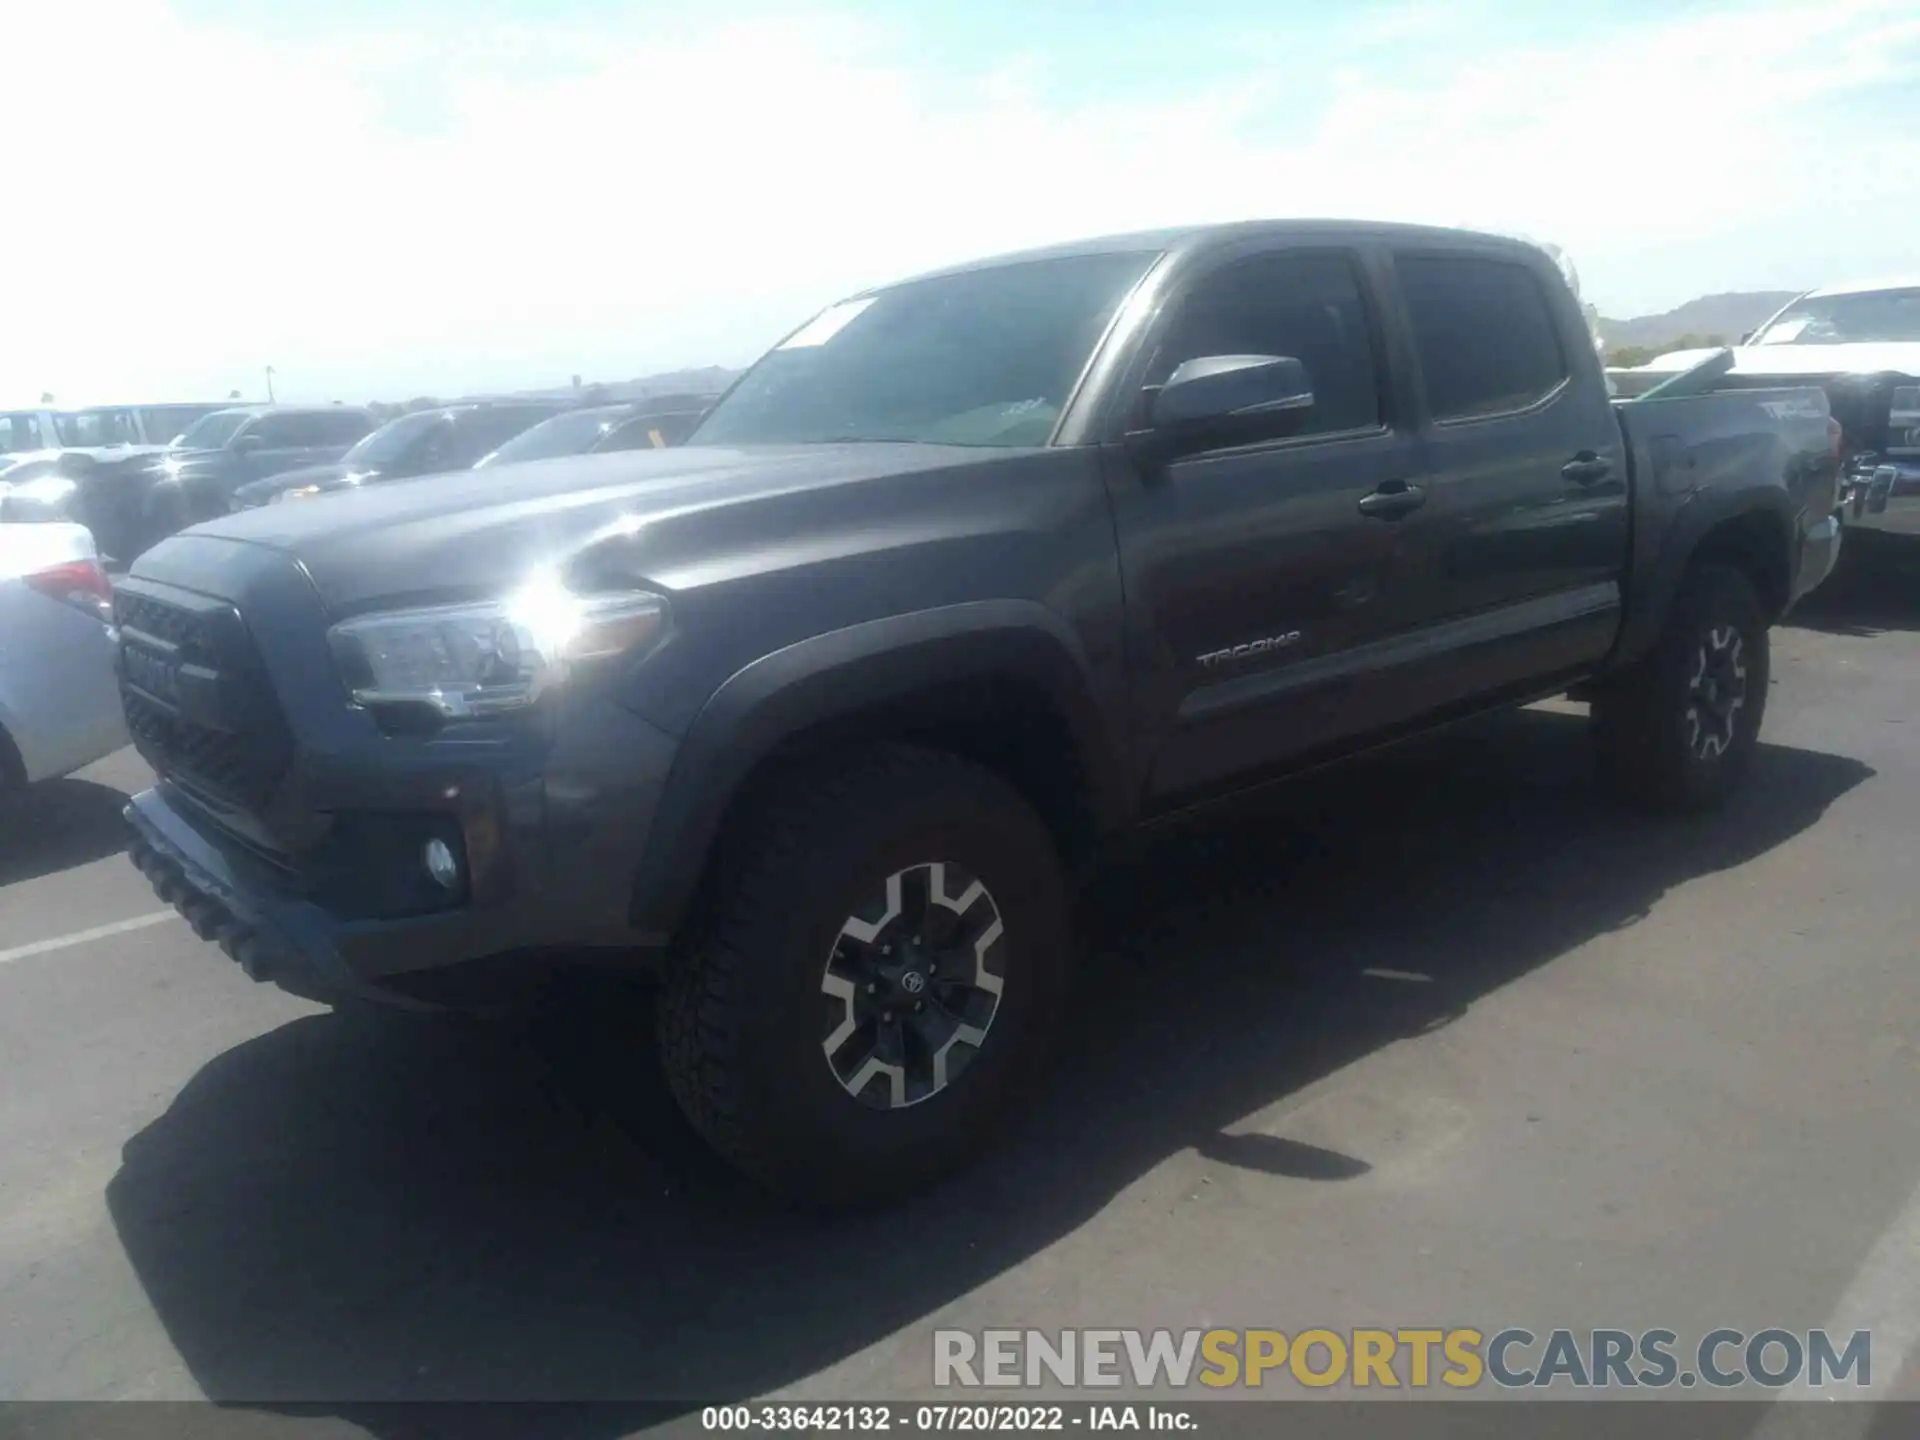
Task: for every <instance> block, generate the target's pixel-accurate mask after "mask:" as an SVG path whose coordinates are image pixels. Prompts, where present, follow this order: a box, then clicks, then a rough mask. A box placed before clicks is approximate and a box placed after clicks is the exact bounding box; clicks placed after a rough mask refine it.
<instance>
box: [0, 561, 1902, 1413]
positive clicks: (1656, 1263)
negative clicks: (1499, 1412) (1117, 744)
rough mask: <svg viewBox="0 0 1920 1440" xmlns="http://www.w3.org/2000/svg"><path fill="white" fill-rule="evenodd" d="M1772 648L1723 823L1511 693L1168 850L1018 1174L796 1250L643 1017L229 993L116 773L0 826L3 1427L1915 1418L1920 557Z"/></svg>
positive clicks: (810, 1224)
mask: <svg viewBox="0 0 1920 1440" xmlns="http://www.w3.org/2000/svg"><path fill="white" fill-rule="evenodd" d="M1774 653H1775V667H1774V676H1775V685H1774V688H1773V691H1772V700H1771V708H1770V711H1769V715H1768V720H1767V725H1766V730H1765V732H1764V737H1763V738H1764V740H1765V744H1764V747H1763V750H1762V754H1761V757H1760V761H1759V765H1758V772H1757V774H1756V776H1755V777H1754V783H1753V785H1752V786H1751V788H1750V790H1749V791H1748V792H1747V793H1746V794H1745V795H1744V796H1743V797H1742V799H1741V800H1740V801H1739V802H1738V803H1737V804H1736V806H1735V807H1734V808H1733V809H1732V810H1731V811H1729V812H1728V813H1725V814H1723V815H1720V816H1717V817H1713V818H1710V819H1706V820H1702V821H1694V822H1686V823H1678V824H1675V823H1654V822H1647V821H1642V820H1635V819H1631V818H1627V817H1623V816H1620V815H1618V814H1616V813H1614V812H1612V811H1611V810H1610V809H1609V808H1608V807H1607V806H1606V805H1605V804H1604V797H1602V796H1600V795H1599V794H1597V793H1596V791H1595V788H1594V786H1593V784H1592V782H1591V779H1590V776H1589V771H1588V768H1587V757H1586V751H1585V742H1584V733H1583V721H1582V718H1581V716H1580V714H1579V713H1578V711H1577V709H1576V707H1572V706H1568V705H1564V704H1553V705H1548V706H1543V707H1536V708H1534V709H1531V710H1528V711H1525V712H1521V713H1519V714H1515V715H1512V716H1506V717H1500V718H1498V719H1496V720H1493V721H1491V722H1485V723H1478V724H1475V725H1473V726H1471V727H1467V728H1464V729H1461V730H1458V731H1455V732H1451V733H1449V734H1447V735H1445V736H1442V737H1437V738H1435V739H1433V740H1431V741H1427V742H1423V743H1421V744H1419V745H1417V746H1414V747H1409V748H1406V749H1403V750H1401V751H1398V752H1395V753H1393V754H1391V755H1388V756H1385V757H1381V758H1378V759H1375V760H1373V761H1370V762H1367V763H1365V764H1362V765H1359V766H1357V767H1354V768H1353V769H1350V770H1349V771H1346V772H1344V773H1342V774H1339V775H1336V776H1330V777H1327V778H1326V779H1324V780H1320V781H1315V782H1314V783H1312V784H1311V785H1306V786H1302V787H1300V788H1298V789H1296V790H1295V791H1293V792H1291V793H1290V794H1288V795H1287V796H1285V797H1284V798H1282V799H1281V800H1279V801H1277V802H1275V803H1274V804H1273V805H1272V806H1270V807H1268V808H1266V809H1264V810H1262V811H1261V812H1259V813H1250V814H1248V815H1246V816H1244V817H1241V818H1238V819H1236V820H1234V821H1233V822H1231V823H1228V824H1224V825H1222V826H1220V827H1218V828H1215V829H1212V830H1209V831H1207V832H1205V833H1203V834H1198V835H1192V836H1186V837H1182V838H1179V839H1177V840H1171V841H1168V842H1166V843H1164V844H1162V845H1161V846H1160V847H1158V848H1157V849H1156V850H1155V851H1154V852H1153V853H1152V854H1150V855H1149V856H1147V857H1146V858H1145V859H1144V860H1143V861H1142V862H1140V863H1139V864H1137V865H1134V866H1131V867H1129V868H1127V869H1126V870H1124V871H1119V872H1116V873H1115V874H1113V875H1112V876H1110V877H1109V878H1108V879H1107V881H1106V882H1104V883H1103V884H1102V886H1101V887H1100V888H1099V889H1098V890H1097V891H1096V893H1095V895H1094V896H1093V897H1092V901H1091V903H1090V905H1089V918H1090V927H1091V928H1090V932H1089V933H1090V942H1089V957H1088V961H1087V969H1086V972H1085V973H1084V974H1083V977H1082V988H1081V991H1080V995H1081V1000H1080V1004H1079V1008H1078V1009H1077V1011H1076V1013H1075V1015H1074V1017H1073V1021H1072V1025H1071V1030H1070V1033H1069V1035H1068V1037H1067V1040H1066V1043H1065V1046H1064V1053H1063V1054H1062V1056H1061V1058H1060V1061H1059V1064H1058V1066H1057V1068H1056V1072H1055V1076H1054V1081H1053V1084H1052V1086H1051V1087H1050V1089H1049V1090H1048V1092H1047V1093H1046V1095H1045V1096H1044V1097H1042V1098H1041V1099H1040V1100H1039V1101H1037V1102H1036V1103H1035V1104H1034V1105H1033V1106H1032V1107H1031V1108H1030V1110H1029V1111H1028V1112H1026V1113H1025V1114H1023V1115H1022V1116H1021V1117H1019V1119H1018V1121H1017V1122H1016V1124H1015V1125H1014V1126H1013V1128H1012V1130H1011V1132H1010V1133H1009V1135H1008V1136H1007V1138H1006V1140H1005V1142H1004V1143H1003V1144H1002V1145H1001V1146H1000V1147H999V1148H998V1149H997V1150H996V1151H995V1152H994V1153H993V1154H992V1155H991V1156H990V1157H989V1158H988V1159H987V1160H986V1161H985V1163H983V1164H982V1165H981V1166H980V1167H979V1168H978V1169H977V1170H976V1171H974V1172H972V1173H970V1174H969V1175H967V1176H965V1177H963V1178H962V1179H960V1180H958V1181H956V1182H954V1183H952V1184H950V1185H948V1186H946V1187H944V1188H942V1189H941V1190H939V1191H937V1192H935V1193H933V1194H931V1195H929V1196H927V1197H925V1198H924V1199H922V1200H920V1201H918V1202H916V1203H914V1204H912V1205H910V1206H908V1207H905V1208H904V1209H903V1210H901V1211H898V1212H890V1213H887V1214H883V1215H878V1216H874V1215H869V1216H861V1217H850V1218H840V1219H831V1220H829V1219H821V1218H817V1217H808V1216H804V1215H798V1214H793V1213H787V1212H783V1211H780V1210H777V1209H775V1208H773V1207H771V1206H770V1205H769V1204H767V1203H766V1202H763V1201H762V1200H760V1199H759V1198H758V1197H757V1196H755V1195H754V1194H753V1193H751V1192H749V1191H746V1190H744V1189H743V1188H741V1187H740V1186H739V1185H737V1184H736V1183H734V1182H733V1181H731V1180H730V1179H729V1178H728V1177H727V1175H725V1174H724V1173H723V1172H721V1171H720V1170H719V1169H718V1168H717V1167H716V1166H715V1165H713V1164H711V1163H709V1162H708V1161H707V1159H706V1158H705V1156H704V1154H703V1152H701V1151H700V1150H699V1149H698V1148H697V1146H696V1145H695V1143H694V1142H693V1141H692V1140H691V1139H690V1138H689V1136H688V1134H687V1133H686V1132H685V1131H684V1130H683V1129H682V1127H681V1126H680V1125H679V1123H678V1121H677V1117H675V1115H674V1114H673V1113H672V1111H671V1108H670V1104H669V1102H668V1101H667V1100H666V1098H665V1096H664V1092H663V1090H662V1089H661V1088H660V1087H659V1085H658V1083H657V1082H656V1081H655V1080H654V1079H653V1078H652V1071H651V1069H650V1056H649V1053H648V1040H647V1036H646V1034H645V1031H644V1028H643V1027H642V1026H641V1025H640V1024H639V1023H637V1017H633V1016H628V1015H625V1014H623V1013H622V1012H619V1011H617V1010H602V1011H600V1012H598V1014H597V1017H596V1018H595V1019H594V1020H593V1021H591V1022H589V1021H586V1020H580V1019H576V1020H574V1021H572V1022H570V1023H568V1024H566V1025H564V1026H558V1025H548V1026H534V1027H531V1028H522V1029H512V1030H485V1029H470V1028H464V1027H459V1026H454V1025H449V1024H444V1023H436V1022H423V1021H418V1020H412V1019H406V1018H384V1017H379V1016H364V1015H335V1014H332V1013H329V1012H326V1011H323V1010H321V1009H319V1008H317V1007H314V1006H311V1005H307V1004H305V1003H303V1002H300V1001H296V1000H293V999H290V998H287V997H285V996H283V995H281V994H279V993H278V992H277V991H274V990H272V989H270V988H267V987H263V986H258V985H255V984H253V983H251V982H250V981H248V980H247V979H246V978H245V977H244V976H243V975H242V974H241V973H240V972H239V971H238V970H237V968H236V967H234V966H232V965H231V964H229V963H228V962H227V961H225V960H224V959H223V958H222V956H221V955H220V953H219V952H218V951H217V950H216V949H213V948H212V947H209V946H206V945H203V944H201V943H199V942H198V941H197V940H195V939H194V938H193V936H192V935H191V934H190V933H189V932H188V931H187V929H186V927H185V926H184V925H183V924H182V923H180V922H179V921H177V920H175V919H171V918H166V917H164V916H162V915H159V914H158V913H157V912H158V911H159V906H158V902H157V901H156V900H155V898H154V897H153V895H152V894H151V892H150V891H149V890H148V889H147V887H146V885H145V883H144V881H142V880H141V878H140V877H139V876H138V874H136V873H135V872H134V871H133V869H132V868H131V867H130V866H129V865H128V864H127V863H126V861H125V859H124V858H123V857H122V856H121V855H120V854H119V850H120V846H121V833H120V821H119V814H118V812H119V806H120V804H121V803H122V799H123V796H124V795H125V794H126V793H127V792H130V791H133V790H135V789H137V788H139V787H140V786H141V785H142V784H143V783H145V779H146V775H145V772H144V770H143V768H142V766H141V764H140V762H139V761H138V759H137V757H135V756H134V755H133V754H132V753H131V752H122V753H121V754H119V755H116V756H114V757H112V758H111V759H109V760H107V761H104V762H102V763H101V764H99V765H97V766H95V767H93V768H92V769H91V770H89V771H87V772H85V773H84V774H83V775H81V776H80V777H78V778H75V779H72V780H69V781H65V782H61V783H60V784H59V785H57V786H55V787H53V788H52V789H51V790H50V791H49V792H48V793H46V794H45V795H43V796H42V797H40V800H39V802H38V804H37V806H36V807H35V809H34V810H33V811H32V812H31V813H30V816H29V817H28V818H27V819H26V820H24V821H22V820H19V819H16V821H15V822H14V823H13V824H12V825H11V827H10V828H9V829H8V830H7V831H6V832H5V833H4V834H0V1398H14V1399H82V1398H102V1399H129V1398H194V1397H199V1396H202V1395H205V1396H209V1397H214V1398H224V1399H230V1400H236V1401H243V1402H250V1403H256V1404H263V1405H275V1404H287V1403H294V1402H310V1403H313V1404H316V1405H318V1406H319V1407H320V1408H321V1409H322V1410H327V1409H331V1408H334V1407H338V1410H339V1413H340V1414H342V1415H343V1416H346V1417H349V1418H351V1415H352V1404H351V1402H353V1401H365V1400H375V1399H389V1398H427V1397H433V1398H442V1397H454V1398H465V1399H481V1398H593V1399H607V1400H623V1399H661V1398H668V1397H677V1398H682V1399H685V1400H687V1401H689V1402H693V1403H699V1402H707V1403H711V1402H713V1401H715V1400H720V1399H732V1398H746V1397H756V1396H763V1395H780V1394H785V1395H807V1396H815V1397H821V1398H831V1397H838V1398H852V1397H878V1396H898V1397H912V1396H919V1395H925V1394H927V1393H929V1388H930V1375H931V1345H930V1340H929V1332H930V1331H931V1330H932V1328H934V1327H935V1326H936V1325H946V1326H960V1327H968V1328H979V1327H983V1326H989V1325H1010V1326H1016V1327H1035V1328H1053V1327H1058V1326H1062V1325H1104V1326H1141V1327H1152V1326H1161V1325H1164V1326H1171V1327H1175V1328H1184V1327H1188V1326H1196V1325H1200V1326H1204V1325H1231V1326H1256V1325H1270V1326H1274V1327H1277V1328H1281V1329H1285V1330H1290V1331H1291V1330H1297V1329H1301V1328H1306V1327H1308V1326H1327V1327H1331V1328H1336V1329H1341V1328H1346V1327H1350V1326H1355V1325H1371V1324H1377V1325H1386V1326H1389V1327H1392V1326H1408V1325H1418V1324H1434V1325H1473V1326H1476V1327H1478V1328H1481V1329H1484V1330H1487V1331H1489V1332H1491V1331H1492V1330H1494V1329H1497V1328H1500V1327H1502V1326H1505V1325H1510V1324H1516V1325H1525V1326H1527V1327H1528V1328H1530V1329H1533V1330H1536V1331H1545V1330H1547V1329H1551V1328H1553V1327H1555V1326H1560V1325H1567V1326H1574V1327H1582V1328H1585V1327H1592V1326H1617V1327H1620V1328H1624V1329H1633V1330H1637V1329H1644V1328H1647V1327H1651V1326H1662V1327H1666V1328H1670V1329H1673V1330H1675V1331H1677V1332H1680V1333H1682V1334H1689V1333H1692V1334H1699V1333H1704V1332H1706V1331H1708V1330H1710V1329H1712V1328H1714V1327H1716V1326H1721V1325H1727V1326H1734V1327H1738V1328H1741V1329H1743V1330H1746V1331H1748V1332H1752V1331H1755V1330H1759V1329H1762V1328H1765V1327H1767V1326H1774V1325H1778V1326H1784V1327H1789V1328H1793V1327H1798V1328H1801V1329H1806V1328H1809V1327H1814V1326H1821V1325H1828V1326H1834V1327H1837V1328H1843V1329H1844V1328H1852V1327H1854V1326H1856V1325H1871V1327H1872V1328H1873V1329H1874V1332H1875V1336H1876V1340H1875V1345H1876V1350H1875V1363H1876V1368H1877V1374H1876V1377H1875V1378H1876V1382H1877V1383H1876V1386H1875V1388H1876V1390H1881V1389H1882V1384H1883V1383H1885V1384H1886V1386H1887V1388H1889V1389H1891V1388H1893V1387H1894V1386H1895V1385H1896V1384H1897V1388H1898V1389H1899V1390H1900V1392H1901V1393H1907V1394H1912V1395H1915V1396H1916V1397H1920V1363H1915V1362H1914V1361H1913V1360H1912V1359H1911V1356H1913V1355H1915V1354H1920V1105H1916V1103H1915V1101H1916V1099H1917V1098H1920V966H1916V960H1915V951H1916V945H1915V931H1916V921H1917V919H1920V903H1916V899H1915V897H1916V893H1920V743H1916V742H1917V741H1920V733H1917V732H1920V570H1909V571H1901V570H1898V569H1893V568H1889V567H1886V566H1877V567H1873V568H1871V569H1866V568H1858V567H1850V568H1849V569H1848V570H1847V571H1844V572H1843V573H1842V575H1841V576H1840V577H1839V578H1838V579H1837V580H1836V581H1835V582H1834V583H1833V584H1832V585H1831V586H1829V587H1828V589H1826V590H1824V591H1822V592H1821V593H1820V594H1819V595H1817V596H1816V597H1815V600H1814V601H1813V602H1811V603H1810V605H1809V608H1808V610H1807V611H1806V612H1805V613H1804V614H1802V615H1801V616H1799V617H1797V619H1796V622H1795V623H1794V624H1793V625H1792V626H1790V627H1788V628H1785V629H1782V630H1780V631H1778V632H1776V637H1775V652H1774ZM111 927H123V928H117V929H113V928H111ZM102 931H110V933H96V932H102ZM88 936H91V938H87V937H88ZM76 937H79V938H76ZM1896 1375H1897V1376H1898V1380H1897V1382H1896V1380H1895V1377H1896Z"/></svg>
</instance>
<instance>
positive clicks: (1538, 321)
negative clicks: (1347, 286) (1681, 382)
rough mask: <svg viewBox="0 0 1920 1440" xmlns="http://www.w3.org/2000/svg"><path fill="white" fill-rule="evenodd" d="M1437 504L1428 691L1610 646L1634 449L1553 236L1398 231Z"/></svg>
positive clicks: (1446, 693) (1427, 590)
mask: <svg viewBox="0 0 1920 1440" xmlns="http://www.w3.org/2000/svg"><path fill="white" fill-rule="evenodd" d="M1392 272H1393V275H1394V277H1395V283H1396V287H1397V291H1398V298H1399V302H1400V303H1399V314H1400V315H1401V316H1402V317H1403V318H1404V324H1405V326H1406V329H1407V334H1408V339H1409V342H1410V344H1409V348H1410V349H1411V351H1412V353H1413V355H1414V357H1415V359H1416V364H1417V370H1418V376H1419V382H1420V390H1421V394H1422V397H1423V402H1424V403H1423V416H1422V423H1421V438H1422V440H1423V442H1424V444H1425V449H1426V455H1427V462H1428V471H1429V483H1430V484H1431V485H1432V487H1433V491H1434V495H1433V499H1434V504H1433V506H1432V512H1433V526H1434V528H1433V531H1432V534H1431V536H1430V544H1431V546H1432V553H1431V564H1432V568H1431V569H1430V570H1429V572H1428V573H1427V575H1426V576H1425V577H1424V580H1423V584H1422V589H1421V593H1420V595H1419V596H1418V597H1417V599H1418V603H1419V606H1420V608H1421V610H1422V611H1423V612H1424V613H1425V614H1426V615H1427V617H1428V625H1429V627H1430V630H1431V634H1430V644H1429V645H1428V647H1427V648H1428V649H1429V650H1430V651H1431V652H1432V657H1433V659H1434V660H1435V661H1436V662H1437V663H1436V664H1432V665H1428V666H1424V667H1422V668H1421V669H1420V671H1419V673H1418V674H1416V675H1411V676H1409V683H1411V684H1413V685H1415V686H1416V687H1417V688H1416V693H1415V694H1414V696H1413V698H1414V700H1415V702H1416V703H1417V704H1418V706H1419V707H1420V708H1422V709H1425V708H1430V707H1431V706H1435V705H1444V704H1447V703H1449V702H1451V701H1452V700H1454V699H1459V698H1465V697H1468V696H1475V695H1490V694H1491V693H1493V692H1494V691H1497V690H1499V689H1502V688H1504V687H1507V686H1518V685H1526V684H1529V683H1531V682H1534V681H1544V680H1547V679H1549V678H1551V677H1552V676H1553V675H1554V674H1555V673H1556V672H1558V671H1560V670H1574V669H1578V668H1580V667H1582V666H1584V665H1588V664H1591V663H1592V662H1594V661H1595V660H1597V659H1599V658H1600V657H1601V656H1602V655H1603V654H1605V652H1606V651H1607V649H1608V648H1609V647H1610V646H1611V644H1612V642H1613V639H1614V635H1615V632H1616V629H1617V627H1618V624H1619V619H1620V612H1621V585H1622V581H1623V579H1624V573H1625V566H1626V558H1627V547H1628V518H1629V516H1628V497H1627V483H1626V477H1627V464H1626V456H1625V453H1624V445H1623V442H1622V438H1621V433H1620V428H1619V424H1618V422H1617V421H1616V419H1615V418H1614V415H1613V409H1612V405H1611V402H1610V401H1609V400H1608V398H1607V394H1606V387H1605V384H1604V381H1603V379H1602V376H1601V373H1600V369H1599V361H1598V357H1597V356H1596V355H1595V354H1594V351H1593V346H1592V341H1591V339H1590V338H1589V335H1588V332H1587V328H1586V323H1585V320H1584V319H1583V317H1582V316H1581V313H1580V310H1579V306H1578V302H1577V301H1576V300H1575V299H1574V297H1573V295H1572V293H1571V291H1570V290H1569V289H1568V288H1567V287H1566V285H1565V284H1564V283H1563V282H1562V281H1561V280H1560V277H1559V275H1558V272H1557V271H1555V270H1554V269H1553V266H1552V262H1551V261H1550V260H1548V259H1547V257H1546V256H1545V255H1544V254H1543V255H1541V256H1539V257H1538V261H1537V263H1535V262H1534V261H1533V260H1532V258H1531V257H1530V256H1527V255H1523V254H1521V253H1518V252H1514V251H1511V250H1498V251H1491V250H1482V251H1471V250H1459V251H1449V250H1445V249H1438V248H1434V249H1426V248H1418V249H1416V248H1396V249H1395V251H1394V253H1393V256H1392Z"/></svg>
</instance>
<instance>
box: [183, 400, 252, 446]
mask: <svg viewBox="0 0 1920 1440" xmlns="http://www.w3.org/2000/svg"><path fill="white" fill-rule="evenodd" d="M247 419H248V415H247V412H246V411H245V410H216V411H214V413H213V414H211V415H207V416H204V417H203V418H201V419H199V420H196V421H194V422H193V424H191V425H189V426H188V427H187V428H186V429H185V430H184V431H183V432H181V435H180V438H179V439H178V440H175V441H174V442H173V443H174V444H175V445H177V446H179V447H180V448H181V449H182V450H218V449H219V448H220V447H221V446H222V445H225V444H226V443H227V441H229V440H231V439H232V438H233V437H234V435H235V433H236V432H237V431H238V430H239V429H240V427H241V426H242V425H244V424H246V423H247Z"/></svg>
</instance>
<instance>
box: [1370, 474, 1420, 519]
mask: <svg viewBox="0 0 1920 1440" xmlns="http://www.w3.org/2000/svg"><path fill="white" fill-rule="evenodd" d="M1426 503H1427V492H1426V491H1425V490H1423V489H1421V488H1420V487H1419V486H1418V485H1409V484H1407V483H1406V482H1405V481H1404V480H1389V481H1387V483H1386V484H1384V485H1382V486H1381V487H1380V488H1379V489H1378V490H1375V491H1374V492H1373V493H1372V494H1370V495H1362V496H1361V497H1360V513H1361V514H1362V515H1365V516H1367V517H1369V518H1370V519H1374V520H1398V519H1399V518H1400V517H1401V516H1402V515H1410V514H1412V513H1413V512H1414V511H1415V510H1418V509H1419V508H1420V507H1421V506H1422V505H1424V504H1426Z"/></svg>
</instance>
